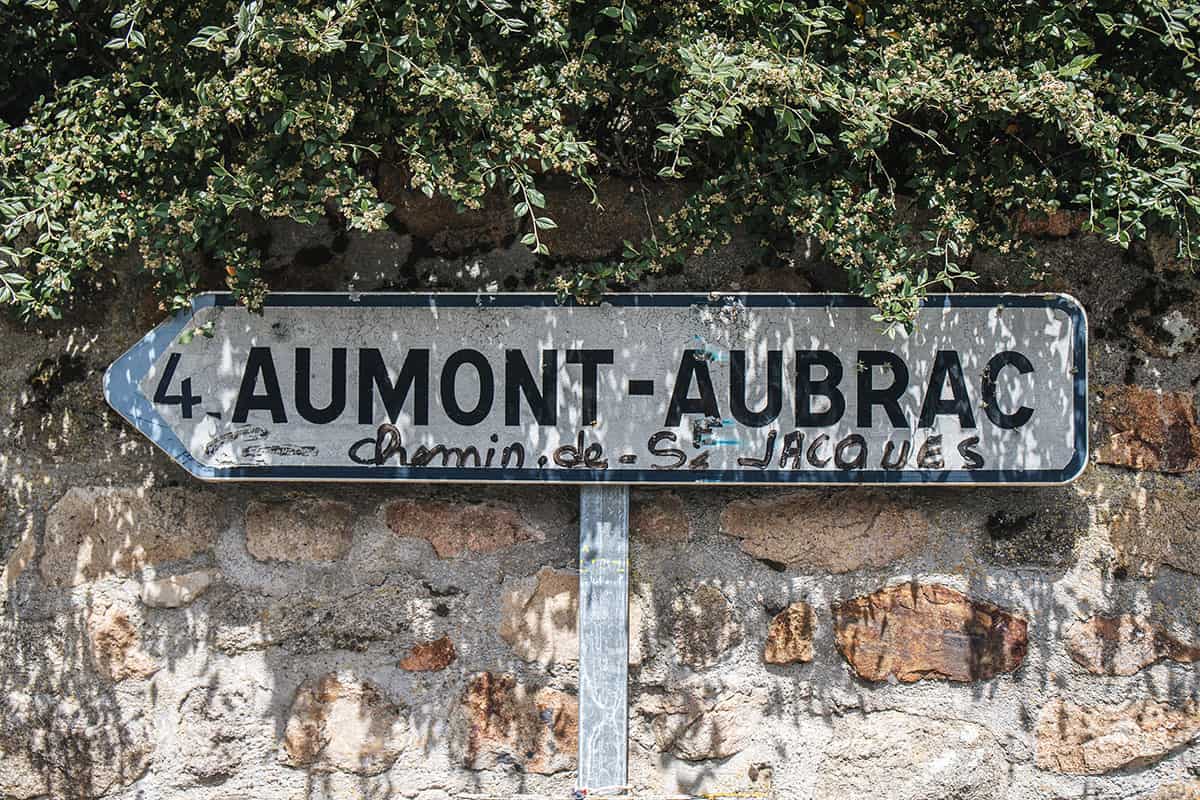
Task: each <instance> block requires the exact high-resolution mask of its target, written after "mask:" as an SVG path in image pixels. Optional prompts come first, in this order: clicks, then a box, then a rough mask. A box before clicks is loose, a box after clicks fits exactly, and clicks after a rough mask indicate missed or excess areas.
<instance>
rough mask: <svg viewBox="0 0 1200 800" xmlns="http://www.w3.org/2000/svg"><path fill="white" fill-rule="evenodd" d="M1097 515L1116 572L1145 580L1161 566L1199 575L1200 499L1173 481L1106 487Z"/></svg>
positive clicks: (1179, 483)
mask: <svg viewBox="0 0 1200 800" xmlns="http://www.w3.org/2000/svg"><path fill="white" fill-rule="evenodd" d="M1099 499H1102V500H1104V501H1105V503H1104V505H1103V506H1100V508H1099V510H1100V511H1101V512H1102V513H1101V514H1100V515H1099V516H1100V519H1101V520H1102V521H1105V522H1107V523H1108V535H1109V540H1110V541H1111V542H1112V547H1113V551H1114V553H1115V556H1116V566H1117V567H1118V568H1119V569H1122V570H1126V571H1128V572H1129V573H1131V574H1134V575H1141V576H1145V577H1149V576H1151V575H1154V574H1155V573H1156V572H1157V571H1158V569H1159V567H1160V566H1161V565H1163V564H1167V565H1170V566H1172V567H1175V568H1176V569H1180V570H1183V571H1185V572H1191V573H1193V574H1197V575H1200V494H1197V492H1196V491H1195V490H1194V489H1192V488H1191V487H1189V486H1188V485H1187V484H1186V483H1184V482H1183V481H1181V480H1179V479H1176V478H1167V477H1165V476H1164V477H1156V478H1154V479H1149V480H1147V479H1142V478H1139V480H1138V481H1137V483H1136V484H1134V483H1133V482H1129V485H1128V486H1127V491H1126V492H1122V490H1121V485H1120V484H1119V483H1116V482H1113V481H1109V482H1108V483H1107V485H1106V487H1105V491H1104V494H1103V496H1101V497H1100V498H1099Z"/></svg>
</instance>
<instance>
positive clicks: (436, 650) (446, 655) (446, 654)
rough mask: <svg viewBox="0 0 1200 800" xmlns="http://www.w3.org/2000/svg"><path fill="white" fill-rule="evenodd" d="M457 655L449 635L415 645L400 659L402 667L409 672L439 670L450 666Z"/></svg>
mask: <svg viewBox="0 0 1200 800" xmlns="http://www.w3.org/2000/svg"><path fill="white" fill-rule="evenodd" d="M455 657H456V654H455V652H454V643H453V642H451V641H450V637H449V636H443V637H442V638H440V639H435V640H434V641H432V642H420V643H418V644H415V645H413V648H412V650H410V651H409V652H408V655H407V656H405V657H404V658H402V659H401V660H400V668H401V669H406V670H408V671H409V672H438V671H440V670H443V669H445V668H446V667H448V666H450V664H451V663H452V662H453V661H454V659H455Z"/></svg>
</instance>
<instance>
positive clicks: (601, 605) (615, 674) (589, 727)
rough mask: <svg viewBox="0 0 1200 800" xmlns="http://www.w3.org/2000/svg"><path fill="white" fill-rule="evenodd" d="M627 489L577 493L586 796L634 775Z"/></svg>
mask: <svg viewBox="0 0 1200 800" xmlns="http://www.w3.org/2000/svg"><path fill="white" fill-rule="evenodd" d="M628 679H629V487H628V486H584V487H581V488H580V492H579V777H578V779H577V783H578V785H579V787H580V788H581V789H587V790H588V796H595V795H598V794H605V793H608V792H606V789H611V790H612V791H613V792H617V793H621V792H622V787H624V785H625V781H626V778H627V774H628V763H627V759H628V752H627V748H628V741H629V720H628V706H629V704H628Z"/></svg>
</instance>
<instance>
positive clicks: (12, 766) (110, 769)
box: [0, 692, 154, 800]
mask: <svg viewBox="0 0 1200 800" xmlns="http://www.w3.org/2000/svg"><path fill="white" fill-rule="evenodd" d="M84 694H86V692H81V693H79V694H77V695H76V696H75V697H71V698H60V697H55V696H49V695H25V694H20V693H17V692H7V693H6V694H5V696H4V700H3V703H2V704H0V709H2V710H3V714H0V797H15V798H19V800H32V798H34V797H39V798H40V797H47V798H51V799H52V800H59V798H63V799H64V800H66V799H67V798H70V800H90V799H91V798H96V797H103V796H105V795H108V794H112V793H114V792H116V791H117V790H119V789H120V788H122V787H125V786H129V785H130V784H132V783H134V782H135V781H137V780H138V779H139V778H141V777H142V776H143V775H145V774H146V770H147V769H149V767H150V762H151V759H152V757H153V752H154V747H153V744H152V743H151V737H150V735H149V733H150V732H149V729H148V726H147V722H146V720H145V719H144V718H142V717H140V716H137V715H132V716H131V715H128V714H125V713H122V712H121V710H120V709H119V708H115V707H114V706H113V705H112V704H111V701H99V702H97V699H96V698H95V697H94V696H83V695H84Z"/></svg>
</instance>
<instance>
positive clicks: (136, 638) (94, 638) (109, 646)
mask: <svg viewBox="0 0 1200 800" xmlns="http://www.w3.org/2000/svg"><path fill="white" fill-rule="evenodd" d="M136 621H137V618H136V617H135V616H134V615H133V614H132V612H131V611H130V610H129V609H125V608H122V607H121V606H119V605H107V606H105V605H100V606H97V607H95V608H93V609H92V611H91V613H90V614H89V615H88V620H87V631H88V643H89V645H90V646H91V655H92V663H93V664H94V665H95V667H96V671H97V672H99V673H100V674H101V675H102V676H104V677H105V678H107V679H108V680H110V681H114V682H116V681H123V680H125V679H126V678H148V677H150V676H151V675H153V674H154V673H155V672H157V671H158V669H159V664H158V663H157V662H156V661H155V660H154V659H153V658H151V657H150V656H149V655H147V654H146V653H145V652H144V651H143V650H142V644H141V641H142V640H141V634H140V633H138V628H137V625H136Z"/></svg>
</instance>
